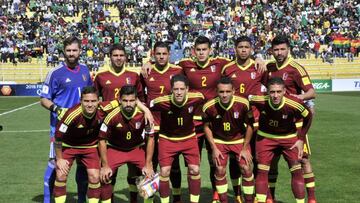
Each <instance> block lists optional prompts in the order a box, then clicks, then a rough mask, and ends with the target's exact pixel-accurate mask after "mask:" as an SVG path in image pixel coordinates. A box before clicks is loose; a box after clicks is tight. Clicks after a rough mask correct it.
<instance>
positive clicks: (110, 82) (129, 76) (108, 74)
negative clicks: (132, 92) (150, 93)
mask: <svg viewBox="0 0 360 203" xmlns="http://www.w3.org/2000/svg"><path fill="white" fill-rule="evenodd" d="M94 85H95V88H96V89H97V90H98V91H99V93H100V95H101V96H102V98H103V101H110V100H114V99H118V98H119V94H120V90H121V87H122V86H124V85H134V86H135V87H136V90H137V92H138V97H139V99H140V100H141V101H143V100H144V93H143V88H142V85H141V81H140V76H139V74H138V73H136V72H135V71H132V70H129V69H127V68H123V70H122V71H121V72H120V73H116V72H114V71H113V70H112V69H111V68H108V69H107V70H104V71H100V72H98V73H97V74H96V76H95V79H94Z"/></svg>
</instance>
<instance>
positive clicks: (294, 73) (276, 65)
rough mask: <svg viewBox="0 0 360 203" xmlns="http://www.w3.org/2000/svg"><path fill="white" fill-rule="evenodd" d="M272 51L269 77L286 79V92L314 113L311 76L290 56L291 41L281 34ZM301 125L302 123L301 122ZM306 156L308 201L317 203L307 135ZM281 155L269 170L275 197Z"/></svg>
mask: <svg viewBox="0 0 360 203" xmlns="http://www.w3.org/2000/svg"><path fill="white" fill-rule="evenodd" d="M272 52H273V56H274V58H275V61H274V62H270V63H269V64H268V65H267V69H268V78H272V77H280V78H282V79H283V80H284V83H285V87H286V92H287V94H290V95H292V96H294V97H297V98H298V99H300V100H303V101H304V102H305V104H306V105H307V106H308V107H309V108H310V110H311V112H312V113H313V114H314V102H313V101H312V99H314V98H315V90H314V88H313V86H312V84H311V80H310V77H309V75H308V73H307V72H306V70H305V69H304V67H303V66H301V65H300V64H298V63H297V62H295V61H294V60H293V59H292V58H291V57H290V43H289V39H288V38H287V37H286V36H282V35H279V36H277V37H275V38H274V39H273V41H272ZM300 125H301V124H300ZM304 151H305V153H304V158H303V160H302V167H303V171H304V178H305V183H306V190H307V194H308V199H309V200H308V202H309V203H315V202H316V198H315V176H314V173H313V171H312V167H311V164H310V159H309V155H310V146H309V142H308V139H307V136H306V139H305V145H304ZM278 160H279V157H277V158H276V157H275V158H274V161H273V164H272V165H271V169H270V172H269V181H270V191H271V195H272V198H274V199H275V183H276V180H277V175H278V170H277V163H278Z"/></svg>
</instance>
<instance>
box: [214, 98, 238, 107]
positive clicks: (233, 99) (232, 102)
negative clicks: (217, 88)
mask: <svg viewBox="0 0 360 203" xmlns="http://www.w3.org/2000/svg"><path fill="white" fill-rule="evenodd" d="M216 99H217V100H218V101H217V102H218V103H219V105H220V107H221V108H222V109H224V110H226V111H228V110H229V109H231V107H232V106H233V104H234V101H235V97H234V96H233V97H232V98H231V100H230V104H229V105H228V106H224V105H223V104H222V103H221V101H220V98H219V97H217V98H216Z"/></svg>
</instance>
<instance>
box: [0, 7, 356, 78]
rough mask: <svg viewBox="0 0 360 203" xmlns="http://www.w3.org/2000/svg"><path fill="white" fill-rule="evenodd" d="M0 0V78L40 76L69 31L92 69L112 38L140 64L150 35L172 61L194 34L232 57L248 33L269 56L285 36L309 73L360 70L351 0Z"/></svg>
mask: <svg viewBox="0 0 360 203" xmlns="http://www.w3.org/2000/svg"><path fill="white" fill-rule="evenodd" d="M0 3H1V8H2V9H0V33H1V35H0V54H1V62H0V71H1V73H0V77H1V78H0V79H1V81H15V82H17V83H37V82H41V81H42V80H43V79H44V75H45V74H46V72H47V71H48V70H49V67H51V66H54V64H56V63H58V62H59V60H61V58H62V53H61V50H62V45H61V41H62V40H63V38H64V37H66V36H69V35H76V36H78V37H80V38H81V40H82V46H83V52H82V53H83V54H82V57H81V61H82V62H86V63H87V64H88V66H89V67H90V68H91V69H93V70H94V71H97V70H99V68H101V66H103V65H104V64H106V63H108V57H107V52H108V50H109V45H111V44H112V43H121V44H123V45H124V46H125V47H126V50H127V52H128V61H129V64H131V66H137V67H138V66H139V65H140V64H141V63H142V62H143V61H146V60H147V59H148V58H149V55H150V51H149V50H150V48H151V47H152V45H153V44H154V43H155V42H156V41H159V40H162V41H167V42H169V43H171V44H172V56H171V61H177V60H179V59H180V58H182V57H183V56H184V55H185V56H188V55H189V53H190V51H189V48H190V47H191V46H192V43H193V40H194V38H195V37H196V36H198V35H205V36H207V37H209V38H210V39H212V41H213V42H214V43H213V48H214V55H220V56H228V57H232V55H233V50H232V46H233V43H232V41H233V39H234V38H236V36H239V35H243V34H246V35H249V36H251V38H252V40H253V41H254V42H255V44H256V46H255V51H256V53H258V54H261V55H263V57H264V58H265V59H270V57H269V53H268V51H267V50H268V48H269V46H270V43H269V42H270V41H271V39H272V38H273V37H274V36H275V35H276V34H278V33H284V34H287V35H289V36H290V37H291V47H292V55H293V57H294V58H296V59H297V60H299V61H300V63H302V64H304V65H305V66H306V67H307V69H308V70H309V73H310V75H311V76H312V78H347V77H359V75H360V62H359V57H358V56H359V52H360V32H359V28H360V25H359V22H360V4H359V3H358V1H355V0H337V1H330V0H306V1H305V0H282V1H267V0H258V1H249V0H246V1H237V0H208V1H203V0H196V1H188V0H176V1H144V0H141V1H134V0H121V1H119V0H98V1H82V0H72V1H64V0H51V1H44V0H28V1H20V0H0ZM340 8H341V9H340ZM352 60H353V62H351V61H352ZM348 61H350V62H348Z"/></svg>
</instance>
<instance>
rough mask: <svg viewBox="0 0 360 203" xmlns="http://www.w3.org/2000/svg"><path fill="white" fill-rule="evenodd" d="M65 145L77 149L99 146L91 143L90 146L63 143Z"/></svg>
mask: <svg viewBox="0 0 360 203" xmlns="http://www.w3.org/2000/svg"><path fill="white" fill-rule="evenodd" d="M62 146H63V147H68V148H76V149H89V148H96V147H98V144H95V145H90V146H73V145H68V144H66V143H64V142H63V143H62Z"/></svg>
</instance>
